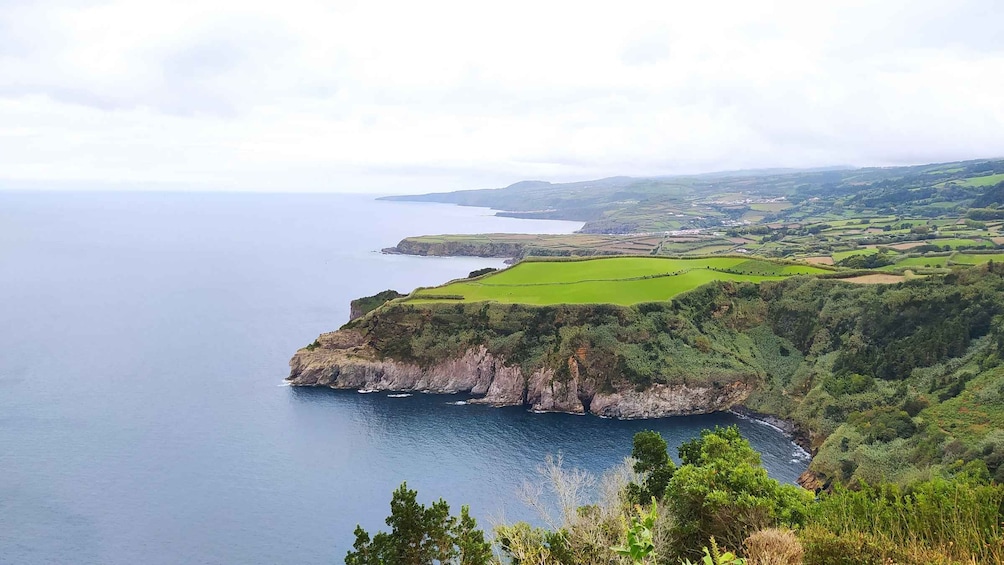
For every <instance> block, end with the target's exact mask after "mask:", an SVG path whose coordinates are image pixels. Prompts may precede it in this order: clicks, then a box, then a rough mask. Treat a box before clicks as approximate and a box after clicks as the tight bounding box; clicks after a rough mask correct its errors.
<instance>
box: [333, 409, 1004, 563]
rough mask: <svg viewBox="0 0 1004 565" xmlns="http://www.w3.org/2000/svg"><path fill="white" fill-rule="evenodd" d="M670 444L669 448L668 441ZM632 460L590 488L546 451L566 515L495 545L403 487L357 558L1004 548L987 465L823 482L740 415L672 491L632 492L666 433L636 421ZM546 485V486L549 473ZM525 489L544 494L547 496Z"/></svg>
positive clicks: (1001, 517) (711, 556) (926, 554)
mask: <svg viewBox="0 0 1004 565" xmlns="http://www.w3.org/2000/svg"><path fill="white" fill-rule="evenodd" d="M660 450H661V451H660ZM633 453H635V454H639V455H642V456H643V457H645V461H644V462H643V461H640V460H636V461H635V469H636V474H635V475H631V474H629V473H624V472H623V470H616V469H615V470H614V471H613V472H611V473H610V474H608V475H607V476H606V477H605V478H604V480H603V481H600V484H601V489H600V492H598V493H592V492H588V491H587V488H588V487H589V485H595V484H597V481H596V480H595V478H594V477H591V476H589V475H588V474H586V473H584V472H582V471H577V470H567V469H564V468H563V467H562V464H561V460H560V459H558V460H554V459H552V458H549V459H548V462H547V464H546V465H545V466H544V467H543V468H542V471H541V473H542V476H543V477H545V480H546V485H545V487H546V488H548V489H549V490H550V491H551V493H552V494H553V495H554V496H555V498H556V500H557V501H558V505H559V507H560V510H561V518H560V519H559V520H557V521H554V520H547V521H548V527H547V528H539V527H533V526H531V525H529V524H527V523H525V522H519V523H516V524H506V523H504V524H501V525H498V526H496V528H495V540H494V545H495V548H496V551H497V552H496V554H495V555H494V556H492V555H491V554H490V553H489V550H488V548H489V547H490V546H489V544H488V543H486V542H485V540H484V536H483V535H482V533H481V532H480V531H479V530H477V529H476V525H475V523H474V521H473V519H471V518H470V517H469V516H468V515H467V513H466V508H465V510H464V511H462V512H461V518H460V519H459V520H457V519H455V518H451V517H449V508H448V507H447V506H446V503H445V502H443V501H439V502H437V503H435V504H434V505H433V506H432V508H425V507H424V506H422V505H419V504H418V503H416V502H415V493H414V491H408V490H407V489H406V487H404V486H402V487H401V488H400V489H399V490H398V491H397V492H395V493H394V500H393V501H392V503H391V516H390V517H389V518H388V519H387V524H388V525H390V526H392V528H393V529H392V531H391V533H389V534H384V533H381V534H377V536H376V537H375V538H374V539H373V541H370V540H369V536H368V534H366V532H364V531H362V530H361V529H359V528H357V530H356V537H357V541H356V545H355V546H354V551H352V552H350V553H349V555H348V556H347V558H346V563H347V564H348V565H357V564H370V563H373V564H376V563H394V564H407V565H432V564H433V563H464V564H471V565H475V564H478V565H481V564H488V563H491V564H498V565H502V564H506V563H508V564H520V565H522V564H525V565H530V564H541V565H609V564H623V565H628V564H630V565H655V564H658V565H677V564H692V563H694V561H693V560H697V561H696V562H697V563H701V564H702V565H852V564H853V565H888V564H900V565H931V564H937V565H955V564H959V565H961V564H975V563H980V564H982V563H988V564H989V563H1001V562H1002V560H1004V486H1002V485H1000V484H994V483H991V482H990V481H989V480H988V478H987V477H986V476H985V475H981V474H980V473H978V472H977V473H972V472H963V473H960V474H959V475H957V476H956V477H955V478H954V479H952V480H946V479H943V478H934V479H923V480H915V481H912V482H910V483H909V484H908V485H906V486H903V487H901V486H898V485H894V484H889V483H885V482H877V483H875V484H867V483H856V484H855V485H854V486H855V488H854V489H846V488H842V487H837V488H835V489H833V490H832V491H830V492H823V493H819V494H818V496H814V495H813V493H811V492H809V491H806V490H803V489H800V488H798V487H796V486H794V485H782V484H779V483H778V482H777V481H775V480H773V479H771V478H769V477H768V476H767V473H766V471H765V470H764V469H763V467H762V466H761V464H760V455H759V454H758V453H756V452H755V451H754V450H753V449H752V448H751V447H750V445H749V443H748V442H747V441H746V440H745V439H743V438H742V437H741V436H740V435H739V431H738V429H737V428H735V427H729V428H716V429H715V430H705V431H704V432H702V433H701V436H700V437H699V438H695V439H693V440H690V441H688V442H685V443H684V444H683V445H681V446H680V447H679V449H678V453H679V457H680V459H681V460H682V465H681V466H680V467H678V468H676V467H675V466H674V467H673V468H672V471H671V473H670V474H671V477H670V479H669V482H668V485H667V488H666V489H665V492H664V493H663V494H661V495H657V496H653V497H652V498H650V499H649V500H648V501H646V502H644V503H641V504H639V503H635V502H634V500H633V496H634V494H636V493H637V492H639V489H641V488H643V487H642V486H641V485H640V484H638V483H635V482H633V481H632V479H634V480H637V481H641V482H642V483H647V482H649V481H650V480H651V478H652V475H653V473H657V472H659V469H665V468H667V465H672V463H667V464H661V466H660V465H659V464H657V465H656V466H655V468H653V470H650V471H637V467H638V465H639V464H640V465H641V466H642V467H650V466H651V464H652V463H653V462H656V463H658V462H663V461H670V460H669V454H668V452H667V450H666V443H665V441H663V440H662V438H661V437H660V436H659V434H657V433H655V432H641V433H639V434H636V435H635V439H634V451H633ZM542 488H544V487H542ZM528 502H530V503H531V504H533V505H535V506H537V507H538V508H539V503H540V501H539V499H536V498H534V499H531V500H529V501H528Z"/></svg>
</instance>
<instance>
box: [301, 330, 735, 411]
mask: <svg viewBox="0 0 1004 565" xmlns="http://www.w3.org/2000/svg"><path fill="white" fill-rule="evenodd" d="M567 363H568V377H567V378H557V377H556V375H555V371H554V370H552V369H537V370H536V371H533V372H532V373H530V374H524V372H523V370H522V369H521V368H520V367H518V366H510V365H507V364H506V363H504V362H503V360H501V359H499V358H497V357H495V356H494V355H492V354H491V353H490V352H489V351H488V350H487V349H486V348H485V347H483V346H482V347H479V348H475V349H471V350H468V351H467V352H465V353H464V354H463V355H462V356H460V357H458V358H453V359H447V360H444V361H441V362H439V363H436V364H435V365H432V366H429V367H420V366H418V365H416V364H412V363H406V362H400V361H394V360H390V359H381V358H380V357H379V356H378V355H377V353H376V351H374V350H373V349H372V347H370V346H369V345H368V344H367V343H366V340H365V338H364V337H363V336H362V335H361V334H359V333H358V332H355V331H353V330H339V331H336V332H331V333H327V334H322V335H321V336H320V337H318V339H317V341H316V342H315V344H312V345H311V346H310V347H306V348H303V349H301V350H300V351H298V352H297V353H296V354H295V355H294V356H293V358H292V359H291V360H290V374H289V376H288V377H287V378H286V382H287V383H289V384H290V385H293V386H323V387H330V388H335V389H348V390H359V389H365V390H375V391H396V392H431V393H443V394H455V393H468V394H471V395H473V396H474V397H475V398H473V399H471V401H470V402H472V403H474V404H487V405H491V406H525V407H527V408H528V409H530V410H533V411H537V412H565V413H572V414H585V413H589V414H595V415H597V416H601V417H605V418H619V419H646V418H662V417H666V416H688V415H695V414H708V413H711V412H723V411H726V410H728V409H730V408H732V407H733V406H735V405H738V404H741V403H742V402H743V401H745V400H746V398H747V397H748V396H749V394H750V393H751V392H752V385H751V384H750V383H747V382H744V381H735V382H719V383H707V384H687V383H680V384H655V385H652V386H650V387H648V388H646V389H644V390H637V389H636V388H635V387H634V386H633V385H632V384H631V383H627V382H625V383H623V384H622V385H621V386H615V387H613V388H612V389H604V390H597V388H596V387H595V385H594V384H593V383H592V381H590V380H586V379H582V378H580V373H579V365H578V362H577V361H576V360H575V358H574V357H571V358H569V359H568V360H567Z"/></svg>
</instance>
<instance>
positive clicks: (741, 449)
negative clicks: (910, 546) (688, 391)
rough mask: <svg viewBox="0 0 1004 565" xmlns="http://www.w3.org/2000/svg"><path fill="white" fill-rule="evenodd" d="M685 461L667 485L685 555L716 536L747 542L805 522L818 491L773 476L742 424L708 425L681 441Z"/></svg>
mask: <svg viewBox="0 0 1004 565" xmlns="http://www.w3.org/2000/svg"><path fill="white" fill-rule="evenodd" d="M680 457H681V459H682V460H683V463H684V464H683V466H681V467H680V468H679V469H677V470H676V472H675V473H674V474H673V478H672V479H670V481H669V485H668V486H667V488H666V496H665V499H664V500H665V502H664V504H666V506H667V507H668V509H669V512H670V514H671V515H672V516H673V519H674V524H673V526H672V528H671V534H672V537H673V540H674V545H675V547H676V551H677V552H678V554H679V556H680V557H699V556H700V554H701V551H702V548H703V547H704V546H705V545H706V544H707V543H708V540H709V539H710V538H712V537H714V538H716V539H717V540H718V541H719V542H720V543H721V544H722V545H723V546H725V547H742V544H743V542H744V541H745V540H746V538H747V537H749V535H750V534H752V533H753V532H756V531H757V530H761V529H764V528H770V527H776V526H800V525H802V524H804V523H805V518H806V514H807V512H808V505H809V504H810V503H811V501H812V498H813V496H812V495H811V494H810V493H809V492H807V491H805V490H803V489H801V488H799V487H797V486H795V485H782V484H780V483H778V482H777V481H776V480H774V479H772V478H770V477H769V476H767V470H766V469H764V468H763V467H761V466H760V454H759V453H757V452H756V451H755V450H754V449H753V448H752V447H750V444H749V442H747V441H746V440H745V439H743V437H742V436H741V435H740V433H739V428H737V427H736V426H730V427H728V428H716V429H715V430H714V431H707V430H705V431H704V432H702V434H701V437H700V438H699V439H695V440H692V441H689V442H687V443H685V444H683V445H682V446H681V447H680Z"/></svg>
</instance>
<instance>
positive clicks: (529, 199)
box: [394, 160, 1004, 269]
mask: <svg viewBox="0 0 1004 565" xmlns="http://www.w3.org/2000/svg"><path fill="white" fill-rule="evenodd" d="M394 198H395V199H405V200H432V201H440V202H455V203H459V204H467V205H480V206H491V207H494V208H497V209H501V210H507V211H508V212H505V214H507V215H513V216H519V217H532V218H564V219H575V220H582V221H584V222H586V225H585V227H584V228H583V230H582V233H578V234H570V235H537V236H534V235H500V234H487V235H474V236H470V235H464V236H459V235H457V236H422V237H416V238H407V239H405V240H404V241H402V242H401V243H400V244H399V245H398V246H397V248H395V251H396V252H401V253H411V254H419V255H482V256H493V257H517V258H525V257H533V256H551V257H553V256H600V255H651V256H675V257H679V256H696V255H711V254H721V255H727V254H730V253H732V254H734V253H748V254H750V255H752V256H756V257H775V258H786V259H806V258H814V262H815V263H819V262H820V258H825V257H830V258H831V259H832V261H833V262H834V263H838V264H839V263H840V262H841V261H843V260H845V259H847V258H848V257H851V256H854V255H862V254H875V253H878V252H879V250H880V249H888V250H890V251H895V252H900V253H905V252H909V253H910V254H911V255H919V254H930V253H939V252H942V251H958V250H968V249H994V248H997V247H998V246H1000V245H1002V244H1004V232H1002V225H1001V222H1000V220H1004V160H991V161H987V160H982V161H966V162H960V163H949V164H940V165H923V166H916V167H893V168H881V169H853V170H830V171H783V172H772V171H763V172H750V173H732V174H720V175H705V176H695V177H676V178H660V179H633V178H628V177H617V178H611V179H603V180H600V181H589V182H582V183H571V184H549V183H540V182H530V183H517V184H516V185H513V186H511V187H507V188H505V189H499V190H483V191H464V192H458V193H450V194H438V195H426V196H421V197H394ZM674 230H677V231H674ZM678 230H686V231H683V232H681V231H678ZM894 258H895V257H894ZM923 264H924V263H920V265H921V266H922V265H923ZM905 266H906V265H904V267H905ZM889 267H890V269H895V268H896V267H895V264H893V265H890V266H889ZM932 268H933V267H932ZM941 268H944V265H943V266H942V267H941Z"/></svg>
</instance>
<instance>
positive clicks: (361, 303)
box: [350, 290, 404, 318]
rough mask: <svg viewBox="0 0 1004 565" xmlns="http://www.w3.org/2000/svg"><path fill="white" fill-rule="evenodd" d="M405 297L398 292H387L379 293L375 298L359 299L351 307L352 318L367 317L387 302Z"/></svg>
mask: <svg viewBox="0 0 1004 565" xmlns="http://www.w3.org/2000/svg"><path fill="white" fill-rule="evenodd" d="M403 297H404V295H403V294H401V293H399V292H397V291H396V290H385V291H382V292H378V293H377V294H374V295H373V296H367V297H365V298H357V299H355V300H353V301H352V304H351V305H350V310H351V317H352V318H358V317H360V316H365V315H366V314H368V313H370V312H372V311H373V310H375V309H377V308H379V307H380V306H383V305H384V304H386V303H387V302H389V301H391V300H394V299H397V298H403Z"/></svg>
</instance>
